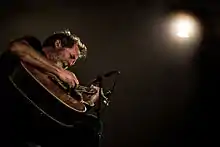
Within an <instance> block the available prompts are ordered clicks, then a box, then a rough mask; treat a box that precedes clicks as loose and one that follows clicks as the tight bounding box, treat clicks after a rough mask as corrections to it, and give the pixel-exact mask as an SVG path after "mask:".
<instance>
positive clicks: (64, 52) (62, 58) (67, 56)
mask: <svg viewBox="0 0 220 147" xmlns="http://www.w3.org/2000/svg"><path fill="white" fill-rule="evenodd" d="M79 54H80V51H79V47H78V45H77V44H74V45H73V46H72V47H71V48H62V49H58V50H57V59H58V60H59V62H62V64H63V67H67V66H68V67H70V66H72V65H74V63H75V62H76V60H77V59H78V57H79Z"/></svg>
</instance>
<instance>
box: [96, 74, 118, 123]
mask: <svg viewBox="0 0 220 147" xmlns="http://www.w3.org/2000/svg"><path fill="white" fill-rule="evenodd" d="M118 75H119V74H116V76H115V78H114V82H113V86H112V87H111V88H110V90H108V91H107V92H106V94H104V93H102V90H103V77H102V76H100V77H99V80H98V81H99V87H100V90H99V100H98V104H97V109H96V113H97V117H98V119H100V115H101V112H102V110H101V108H102V102H104V103H105V105H106V106H109V103H110V100H109V98H110V96H111V95H112V94H113V92H114V90H115V85H116V82H117V79H118V78H117V77H118Z"/></svg>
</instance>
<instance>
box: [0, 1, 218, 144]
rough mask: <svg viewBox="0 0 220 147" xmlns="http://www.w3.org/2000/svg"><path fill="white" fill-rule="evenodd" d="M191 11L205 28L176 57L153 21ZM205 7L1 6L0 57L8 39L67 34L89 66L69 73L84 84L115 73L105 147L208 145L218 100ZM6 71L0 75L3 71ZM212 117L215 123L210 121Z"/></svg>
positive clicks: (214, 20)
mask: <svg viewBox="0 0 220 147" xmlns="http://www.w3.org/2000/svg"><path fill="white" fill-rule="evenodd" d="M185 8H186V9H188V10H192V11H193V12H194V13H195V14H196V15H197V16H198V18H199V19H200V20H201V22H202V23H203V26H204V35H203V40H202V41H201V44H200V46H198V47H197V48H196V49H194V50H195V51H194V52H193V54H190V55H189V54H184V55H177V54H176V53H170V52H167V51H168V50H169V48H172V49H175V48H177V49H178V47H176V46H171V47H170V46H166V45H164V43H163V41H161V36H162V35H161V32H160V31H159V28H157V27H159V25H158V19H159V18H161V17H163V16H164V15H165V14H166V13H167V12H169V11H172V10H178V9H185ZM218 8H219V7H218V4H217V2H211V1H207V2H206V1H197V0H194V1H193V2H190V1H184V2H183V1H174V0H173V1H172V0H170V1H159V0H156V1H153V2H148V1H140V0H139V1H138V0H137V1H134V0H130V1H124V2H123V1H111V2H107V3H106V2H99V1H90V2H77V1H67V0H66V1H41V0H38V1H27V0H26V1H25V0H21V1H12V0H8V1H5V2H4V4H3V3H2V4H1V15H0V17H1V34H0V40H1V44H0V47H1V51H3V50H5V49H6V46H7V43H8V41H9V40H10V39H13V38H14V37H17V36H21V35H23V34H31V35H34V36H36V37H38V38H39V39H41V40H43V39H44V38H45V37H46V36H47V35H48V34H51V33H52V32H53V31H57V30H60V29H62V28H70V29H71V30H72V31H73V32H74V33H75V34H77V35H78V36H79V37H81V38H82V40H83V41H84V42H85V43H86V44H87V46H88V49H89V51H88V59H87V60H86V61H85V62H84V63H82V62H80V63H78V64H77V65H76V67H74V68H73V69H72V70H73V71H74V72H75V73H76V74H77V76H78V77H79V79H80V81H81V83H83V84H85V83H86V82H88V81H89V80H90V79H92V78H94V77H95V76H96V75H97V74H99V73H102V72H105V71H109V70H112V69H119V70H120V71H121V73H122V74H121V76H120V78H119V82H118V84H117V87H116V91H115V93H114V95H113V97H112V104H111V106H110V107H109V108H108V109H107V111H106V112H105V116H104V117H103V120H104V127H105V129H104V133H105V136H104V139H103V142H102V145H103V147H112V146H114V147H117V146H120V147H122V146H139V145H141V144H142V145H141V146H152V147H154V146H189V145H198V144H209V145H210V144H212V143H213V140H214V139H213V138H212V137H210V136H212V134H213V133H212V131H213V130H216V129H215V127H216V125H214V122H215V121H214V118H215V117H212V116H214V114H215V113H216V112H217V111H216V110H217V109H216V108H217V107H215V104H217V103H215V101H216V99H217V97H218V82H219V78H218V72H219V71H218V68H219V66H218V64H219V61H218V56H219V51H218V50H219V48H218V44H219V43H218V32H219V31H218V30H219V29H218V24H219V22H218V17H219V13H218V12H219V10H218ZM1 70H4V69H1ZM216 116H217V115H216Z"/></svg>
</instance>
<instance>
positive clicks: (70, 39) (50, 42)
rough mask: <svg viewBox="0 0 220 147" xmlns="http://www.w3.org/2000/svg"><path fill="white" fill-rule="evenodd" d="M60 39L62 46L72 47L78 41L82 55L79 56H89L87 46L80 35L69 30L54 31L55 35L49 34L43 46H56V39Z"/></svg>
mask: <svg viewBox="0 0 220 147" xmlns="http://www.w3.org/2000/svg"><path fill="white" fill-rule="evenodd" d="M56 40H60V41H61V46H62V47H68V48H71V47H73V45H74V44H75V43H78V46H79V50H80V55H79V58H86V56H87V48H86V46H85V45H84V44H82V42H81V41H80V39H79V37H77V36H75V35H72V34H71V33H70V32H67V30H65V31H63V32H58V33H54V34H53V35H51V36H49V37H48V38H46V39H45V41H44V42H43V47H55V41H56Z"/></svg>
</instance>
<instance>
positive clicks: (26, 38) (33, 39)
mask: <svg viewBox="0 0 220 147" xmlns="http://www.w3.org/2000/svg"><path fill="white" fill-rule="evenodd" d="M19 41H26V42H28V44H29V45H30V46H31V47H33V48H34V49H36V50H37V51H41V49H42V45H41V42H40V40H39V39H38V38H36V37H34V36H31V35H25V36H22V37H19V38H16V39H14V40H12V41H11V43H13V42H19Z"/></svg>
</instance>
